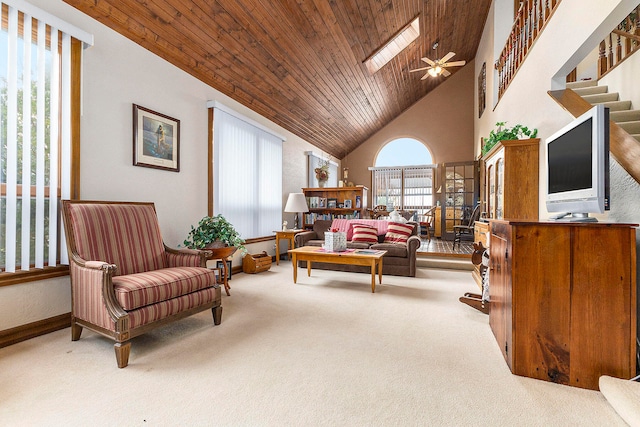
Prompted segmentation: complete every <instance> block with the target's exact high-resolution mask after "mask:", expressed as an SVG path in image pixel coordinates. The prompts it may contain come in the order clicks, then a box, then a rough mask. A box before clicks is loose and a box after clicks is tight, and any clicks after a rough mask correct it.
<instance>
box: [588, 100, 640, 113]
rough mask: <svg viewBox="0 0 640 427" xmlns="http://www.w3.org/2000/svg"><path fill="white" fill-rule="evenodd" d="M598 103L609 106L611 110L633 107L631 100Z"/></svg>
mask: <svg viewBox="0 0 640 427" xmlns="http://www.w3.org/2000/svg"><path fill="white" fill-rule="evenodd" d="M596 104H603V105H604V106H605V107H609V111H621V110H629V109H631V101H610V102H596Z"/></svg>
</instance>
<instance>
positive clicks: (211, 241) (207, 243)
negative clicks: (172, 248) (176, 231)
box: [184, 214, 247, 253]
mask: <svg viewBox="0 0 640 427" xmlns="http://www.w3.org/2000/svg"><path fill="white" fill-rule="evenodd" d="M184 245H185V246H186V247H188V248H191V249H208V248H215V247H221V246H234V247H235V248H237V249H238V250H240V251H242V252H243V253H245V252H246V251H247V250H246V248H245V247H244V239H242V238H241V237H240V233H238V232H237V231H236V229H235V228H234V227H233V225H232V224H231V223H230V222H229V221H227V219H226V218H225V217H224V216H222V215H221V214H218V215H216V216H213V217H210V216H205V217H204V218H202V219H201V220H200V222H199V223H198V226H197V227H194V226H193V225H192V226H191V231H190V232H189V235H188V236H187V239H186V240H185V241H184Z"/></svg>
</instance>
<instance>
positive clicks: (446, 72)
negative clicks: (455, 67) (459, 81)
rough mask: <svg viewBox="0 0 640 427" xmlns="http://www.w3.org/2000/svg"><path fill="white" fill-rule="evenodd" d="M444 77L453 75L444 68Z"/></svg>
mask: <svg viewBox="0 0 640 427" xmlns="http://www.w3.org/2000/svg"><path fill="white" fill-rule="evenodd" d="M442 75H443V76H445V77H449V76H450V75H451V73H450V72H448V71H447V70H446V69H444V68H443V69H442Z"/></svg>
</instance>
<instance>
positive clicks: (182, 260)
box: [164, 249, 207, 267]
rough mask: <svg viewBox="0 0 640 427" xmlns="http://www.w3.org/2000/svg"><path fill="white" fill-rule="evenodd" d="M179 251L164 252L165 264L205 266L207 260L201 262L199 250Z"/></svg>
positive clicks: (171, 265) (173, 265) (170, 265)
mask: <svg viewBox="0 0 640 427" xmlns="http://www.w3.org/2000/svg"><path fill="white" fill-rule="evenodd" d="M180 252H181V253H179V254H176V253H172V252H165V255H164V257H165V261H164V263H165V266H167V267H206V266H207V265H206V264H207V262H206V261H205V262H204V263H203V262H201V258H200V255H199V254H200V252H198V251H196V250H193V249H182V250H181V251H180Z"/></svg>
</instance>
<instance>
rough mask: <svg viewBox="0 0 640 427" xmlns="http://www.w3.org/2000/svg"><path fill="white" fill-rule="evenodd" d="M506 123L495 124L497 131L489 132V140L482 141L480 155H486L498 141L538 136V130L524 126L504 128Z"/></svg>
mask: <svg viewBox="0 0 640 427" xmlns="http://www.w3.org/2000/svg"><path fill="white" fill-rule="evenodd" d="M506 123H507V122H498V123H496V126H497V129H495V130H492V131H491V132H489V138H486V139H485V140H484V145H483V146H482V155H483V156H484V155H485V154H487V153H488V152H489V151H490V150H491V149H492V148H493V146H494V145H496V144H497V143H498V142H499V141H511V140H514V139H527V138H535V137H536V136H537V135H538V129H529V128H528V127H526V126H522V125H515V126H514V127H512V128H505V127H504V126H505V124H506Z"/></svg>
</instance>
